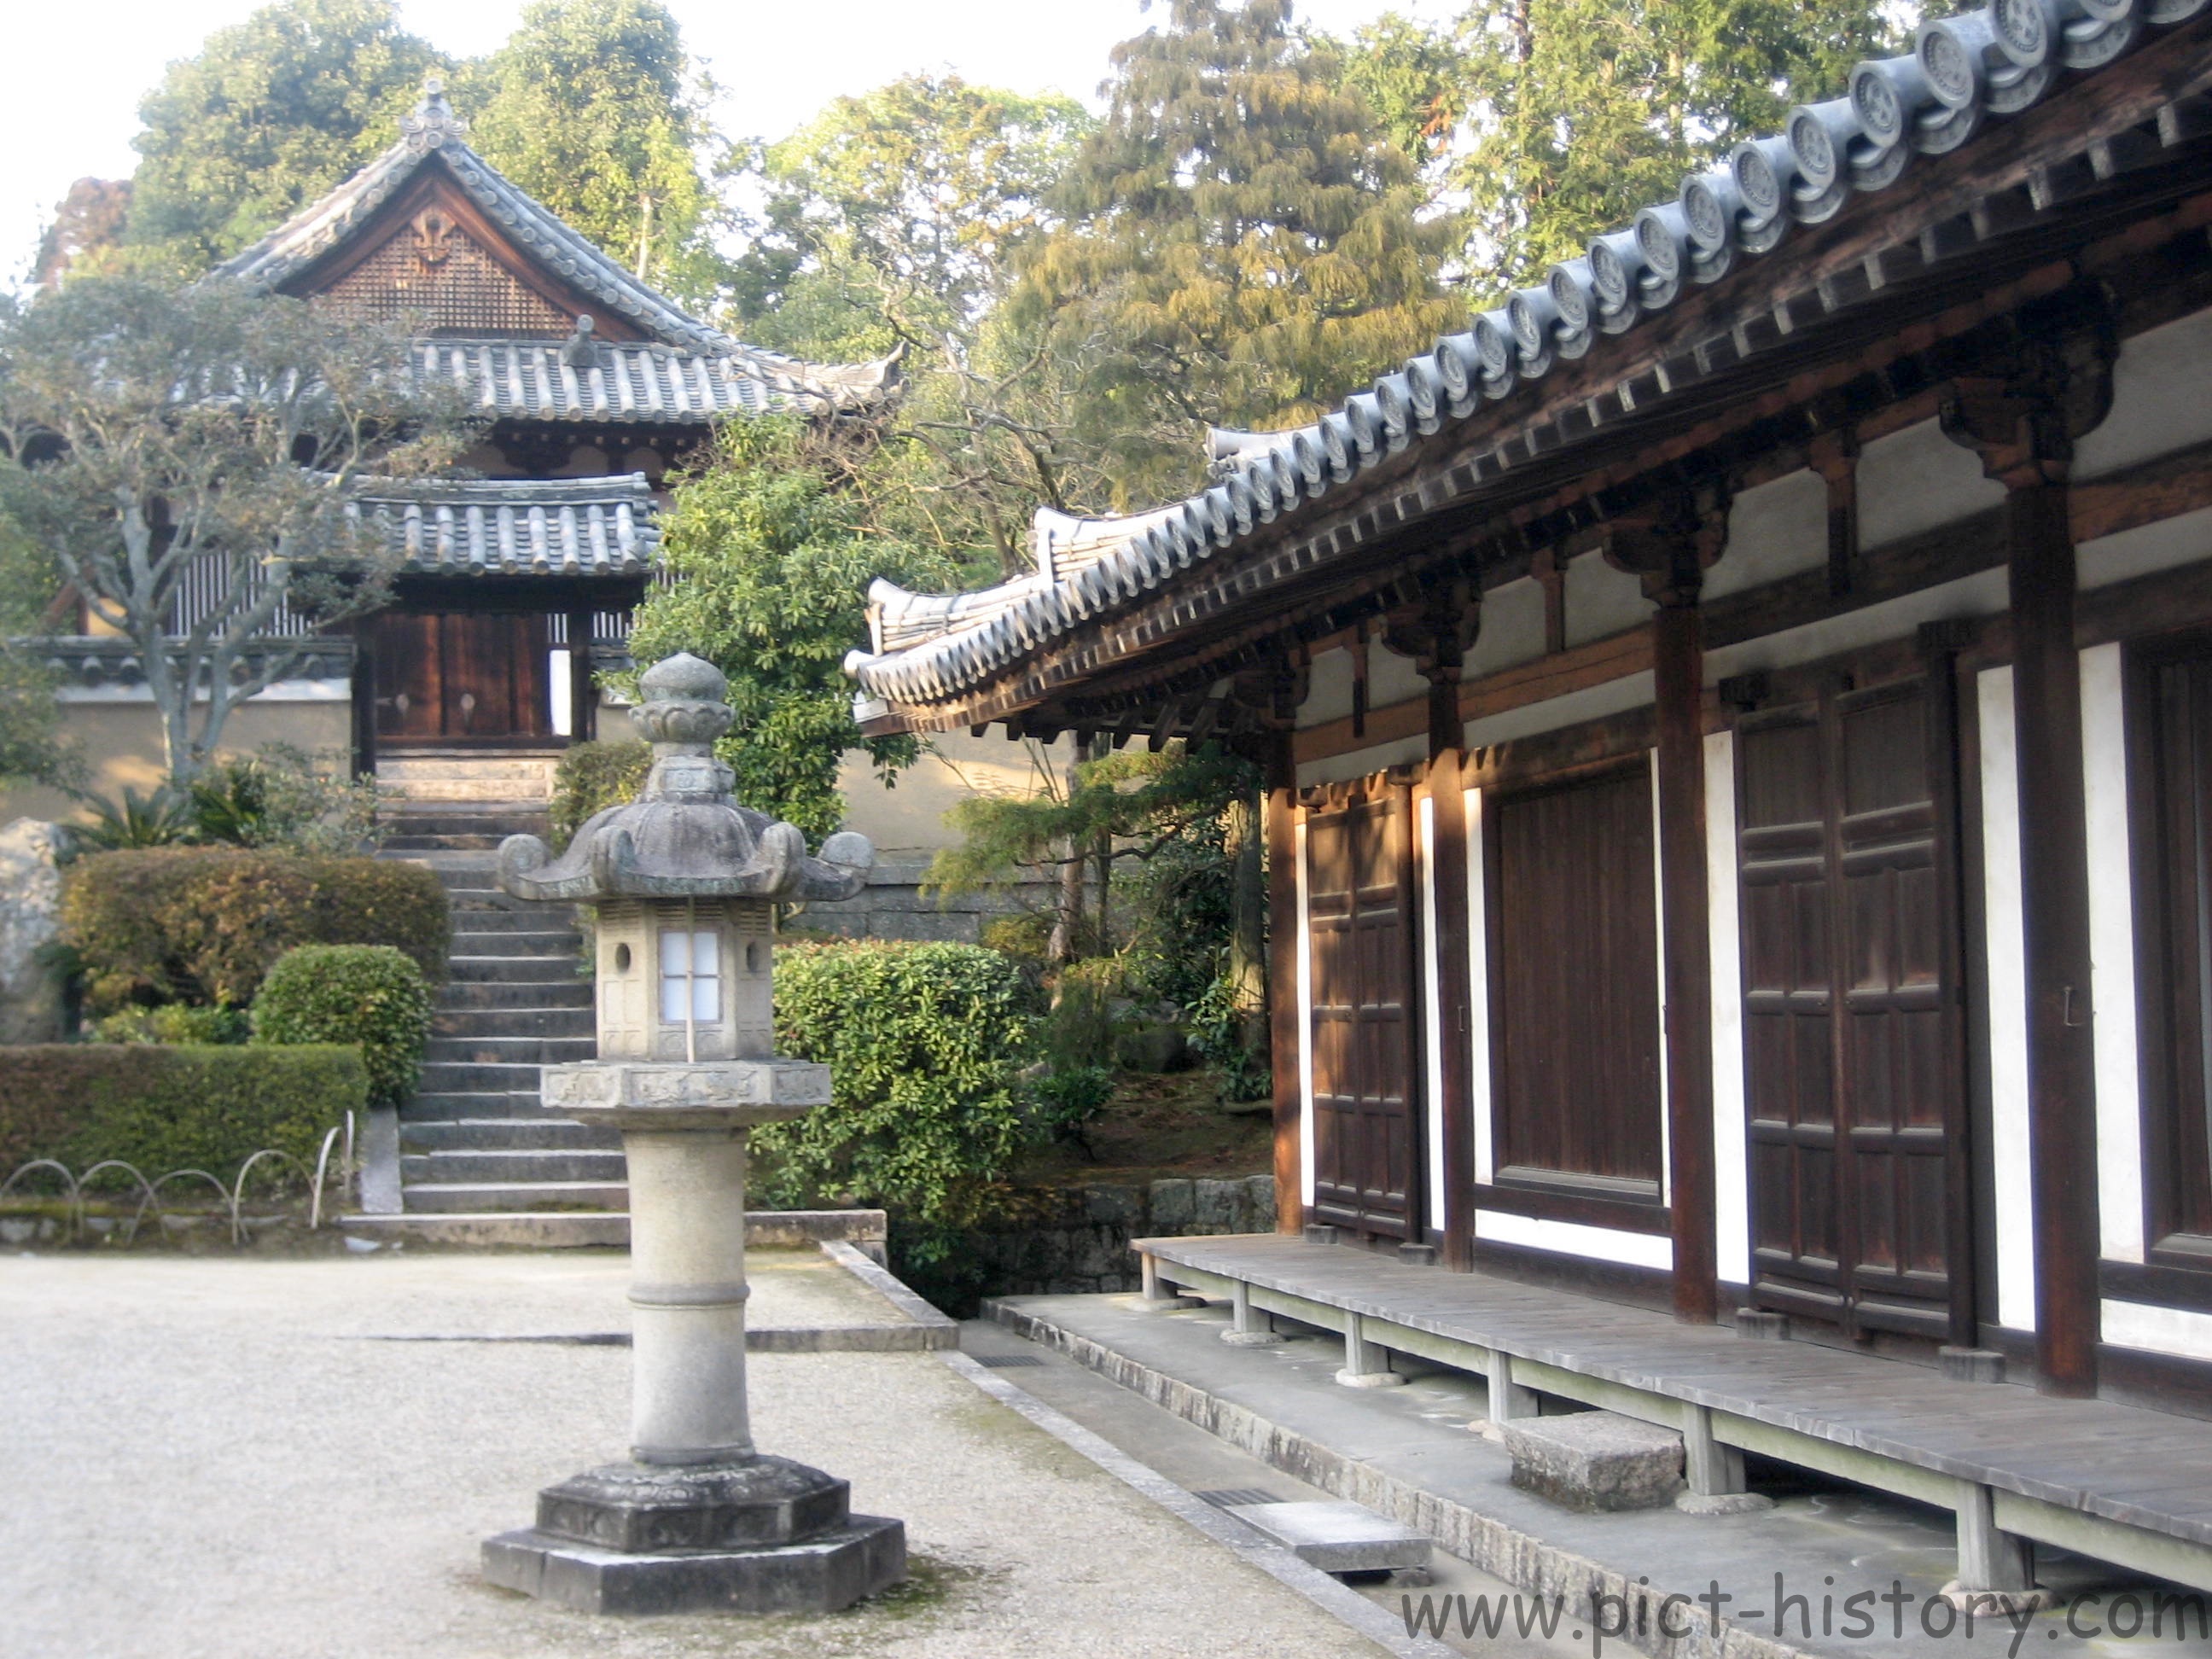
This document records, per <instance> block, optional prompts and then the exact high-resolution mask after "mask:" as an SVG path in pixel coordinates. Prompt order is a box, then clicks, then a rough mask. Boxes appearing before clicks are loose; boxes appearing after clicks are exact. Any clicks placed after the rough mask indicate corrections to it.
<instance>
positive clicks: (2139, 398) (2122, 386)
mask: <svg viewBox="0 0 2212 1659" xmlns="http://www.w3.org/2000/svg"><path fill="white" fill-rule="evenodd" d="M2208 370H2212V311H2200V312H2197V313H2196V314H2195V315H2193V316H2189V317H2183V318H2179V319H2176V320H2175V321H2173V322H2171V323H2167V324H2166V325H2164V326H2162V327H2160V328H2154V329H2152V330H2150V331H2148V333H2144V334H2138V335H2136V337H2134V338H2133V339H2131V340H2125V341H2123V342H2122V343H2121V344H2120V355H2119V358H2118V361H2117V362H2114V363H2113V365H2112V413H2111V414H2110V415H2107V416H2106V417H2105V419H2104V420H2103V422H2101V423H2100V424H2099V426H2098V427H2097V429H2096V430H2095V431H2093V432H2092V433H2090V434H2089V435H2088V436H2087V437H2085V438H2083V439H2082V440H2081V442H2080V443H2079V444H2077V445H2076V446H2075V450H2074V476H2075V477H2076V478H2094V477H2099V476H2100V474H2103V473H2106V472H2111V471H2114V470H2116V469H2118V468H2119V467H2124V466H2131V465H2134V464H2135V463H2136V462H2137V461H2147V460H2149V459H2152V458H2153V457H2154V456H2158V455H2163V454H2166V453H2168V452H2169V451H2172V450H2176V449H2180V448H2184V447H2186V446H2188V445H2190V444H2197V443H2203V441H2205V440H2206V439H2207V438H2212V398H2207V397H2206V396H2205V395H2204V377H2205V374H2206V373H2207V371H2208Z"/></svg>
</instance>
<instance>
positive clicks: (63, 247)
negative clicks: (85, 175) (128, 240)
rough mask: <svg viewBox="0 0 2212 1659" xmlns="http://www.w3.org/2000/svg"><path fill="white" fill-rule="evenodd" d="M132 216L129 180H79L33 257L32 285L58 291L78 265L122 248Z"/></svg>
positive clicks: (64, 200)
mask: <svg viewBox="0 0 2212 1659" xmlns="http://www.w3.org/2000/svg"><path fill="white" fill-rule="evenodd" d="M130 216H131V181H130V180H129V179H78V180H77V181H76V183H75V184H73V185H70V187H69V194H68V195H66V196H64V197H62V199H61V203H60V204H59V205H58V206H57V207H56V208H55V209H54V216H53V221H52V223H50V224H49V225H47V227H46V231H45V233H44V234H41V235H40V238H39V250H38V252H36V253H34V254H33V255H32V257H31V281H32V282H33V283H36V284H37V285H38V286H39V287H40V288H55V287H58V286H59V285H60V283H61V280H62V278H63V277H64V276H68V275H69V274H70V271H71V270H74V269H76V266H77V265H78V264H82V263H85V262H88V261H90V260H93V259H95V258H100V257H103V256H105V255H106V252H108V250H110V249H112V248H113V247H115V246H118V244H119V243H120V242H121V241H122V240H123V237H124V231H125V226H126V224H127V223H128V222H129V219H130Z"/></svg>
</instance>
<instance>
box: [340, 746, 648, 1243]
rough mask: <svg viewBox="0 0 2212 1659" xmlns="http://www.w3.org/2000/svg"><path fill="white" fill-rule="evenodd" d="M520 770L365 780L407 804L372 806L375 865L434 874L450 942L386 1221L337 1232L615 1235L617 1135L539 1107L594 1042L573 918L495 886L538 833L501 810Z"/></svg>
mask: <svg viewBox="0 0 2212 1659" xmlns="http://www.w3.org/2000/svg"><path fill="white" fill-rule="evenodd" d="M532 761H534V757H531V758H530V759H526V760H525V761H521V762H518V761H515V760H512V759H510V758H508V757H499V758H498V759H495V760H472V759H466V758H453V759H446V760H443V761H441V762H440V763H437V765H436V766H435V767H434V766H433V764H432V763H429V762H428V761H424V760H421V759H416V758H412V757H410V759H408V760H404V761H400V762H397V763H393V762H385V763H380V765H379V767H378V769H377V770H378V777H379V781H380V782H381V781H387V780H386V769H387V768H392V769H394V770H395V771H396V772H398V776H397V777H395V778H393V779H391V780H389V781H390V782H393V783H397V784H398V786H399V787H400V789H402V790H404V792H405V793H404V794H401V795H400V798H399V799H397V800H396V801H393V802H392V804H391V805H390V806H388V807H387V809H386V821H387V823H389V824H390V833H389V834H388V835H387V836H386V841H385V843H384V850H383V853H382V854H381V856H383V857H385V858H389V859H402V860H408V861H410V862H412V863H418V864H422V865H426V866H428V867H429V868H430V869H432V870H433V871H435V872H436V874H437V876H438V878H439V880H440V882H441V884H443V885H444V887H445V889H446V895H447V900H448V902H450V903H451V904H452V906H453V948H452V953H451V957H450V964H451V970H450V973H449V975H448V977H447V982H446V984H445V985H444V987H441V990H440V992H439V994H438V1004H437V1012H436V1016H435V1021H434V1024H433V1025H432V1027H431V1036H430V1042H429V1046H428V1048H427V1049H426V1050H425V1052H424V1054H423V1065H422V1081H421V1083H420V1085H418V1088H417V1091H416V1095H415V1097H414V1098H413V1099H411V1100H410V1101H409V1102H408V1103H407V1104H406V1105H405V1106H404V1108H402V1109H401V1111H400V1114H399V1191H400V1212H399V1213H398V1214H397V1215H384V1216H368V1215H364V1216H360V1217H349V1218H348V1220H347V1225H348V1230H349V1231H355V1232H360V1233H364V1234H367V1235H368V1236H371V1237H407V1238H414V1239H420V1240H423V1241H428V1242H447V1243H512V1244H538V1245H544V1244H586V1243H593V1244H596V1243H615V1244H618V1243H624V1242H626V1240H627V1238H628V1234H629V1217H628V1215H627V1213H626V1212H625V1206H627V1204H628V1202H629V1188H628V1187H627V1185H626V1184H625V1180H624V1170H623V1155H622V1142H621V1139H620V1137H619V1136H618V1135H617V1133H616V1132H615V1131H614V1130H612V1129H611V1128H601V1127H592V1126H587V1125H586V1124H583V1123H580V1122H578V1121H575V1120H574V1119H573V1118H564V1117H556V1116H554V1115H551V1114H550V1113H548V1112H547V1111H546V1110H545V1109H544V1108H543V1107H542V1106H541V1105H540V1104H539V1103H538V1068H539V1067H540V1066H547V1065H554V1064H557V1063H559V1062H562V1061H564V1060H589V1059H591V1058H592V1055H593V1054H595V1053H596V1052H597V1042H596V1038H595V1036H594V1021H593V1015H592V986H591V981H589V980H587V979H585V978H582V977H580V975H578V973H577V958H578V953H579V951H580V950H581V948H582V945H583V939H582V936H581V934H580V933H578V932H577V930H576V927H575V926H574V920H573V918H572V916H571V915H570V914H569V913H568V911H567V910H566V909H564V908H562V907H561V906H558V905H550V904H534V903H528V902H524V901H522V900H520V899H514V898H510V897H508V896H507V895H506V894H504V893H502V892H501V891H500V890H498V887H497V884H496V881H495V876H494V869H495V858H494V854H495V849H496V848H498V846H499V843H500V842H501V841H503V840H504V839H506V837H507V836H512V835H522V834H527V835H537V836H543V835H544V834H545V832H546V818H545V804H544V796H543V794H536V798H535V799H532V798H531V797H529V796H524V797H523V798H521V799H514V798H513V795H514V794H515V793H519V792H518V791H517V789H516V786H517V785H518V784H520V785H521V786H522V787H525V788H528V787H531V785H532V781H533V780H532V777H531V775H530V774H529V772H528V771H527V770H526V768H527V767H528V766H530V765H531V764H532ZM544 775H546V776H548V777H550V771H548V772H547V773H545V774H544ZM502 787H503V788H505V789H506V790H507V791H508V792H509V793H508V794H507V796H506V797H501V795H500V794H499V793H497V791H498V790H500V789H501V788H502ZM533 793H534V792H533Z"/></svg>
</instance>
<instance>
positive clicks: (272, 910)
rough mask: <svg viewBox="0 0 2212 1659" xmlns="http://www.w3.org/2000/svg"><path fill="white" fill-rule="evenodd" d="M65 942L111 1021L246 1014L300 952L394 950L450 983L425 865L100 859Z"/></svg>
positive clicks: (78, 884)
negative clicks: (147, 1015) (275, 970)
mask: <svg viewBox="0 0 2212 1659" xmlns="http://www.w3.org/2000/svg"><path fill="white" fill-rule="evenodd" d="M449 930H450V920H449V917H448V915H447V904H446V890H445V889H444V888H443V887H441V885H440V884H439V883H438V878H437V877H436V876H435V875H434V874H433V873H432V872H430V871H428V870H427V869H424V868H423V867H422V866H420V865H414V864H398V863H386V862H384V861H382V860H377V859H364V858H313V857H303V856H301V855H298V854H289V853H271V852H264V851H260V850H257V849H249V848H197V847H191V848H154V849H151V850H149V851H145V852H132V853H99V854H93V855H92V856H91V857H88V858H82V859H79V860H76V862H75V863H74V864H72V865H70V866H69V869H68V871H67V872H66V875H65V876H64V888H63V892H62V942H63V943H64V944H65V945H69V946H70V947H71V948H72V949H73V950H74V951H76V954H77V957H78V960H79V961H80V962H81V963H82V965H83V968H84V971H85V999H86V1001H87V1003H88V1006H90V1008H91V1010H92V1012H94V1013H104V1012H107V1011H109V1010H112V1009H115V1008H119V1007H123V1006H126V1005H128V1004H131V1003H164V1002H190V1003H197V1004H200V1005H204V1006H229V1007H238V1006H244V1005H245V1004H247V1003H250V1002H252V1000H253V997H254V994H255V993H256V992H257V991H258V990H259V989H260V988H261V980H262V976H263V975H265V974H266V973H267V972H268V971H269V969H270V968H271V967H273V966H274V965H275V964H276V959H277V958H278V957H281V956H283V954H284V953H285V952H286V951H289V950H291V949H293V948H294V947H295V946H297V945H391V946H392V947H393V948H394V949H397V950H399V951H405V952H406V953H407V955H408V956H410V957H412V958H413V959H414V962H415V964H416V967H418V968H420V969H422V973H423V975H424V976H425V977H427V978H428V979H429V980H430V981H433V982H434V983H435V982H436V981H441V980H442V979H444V978H445V976H446V946H447V939H448V937H449Z"/></svg>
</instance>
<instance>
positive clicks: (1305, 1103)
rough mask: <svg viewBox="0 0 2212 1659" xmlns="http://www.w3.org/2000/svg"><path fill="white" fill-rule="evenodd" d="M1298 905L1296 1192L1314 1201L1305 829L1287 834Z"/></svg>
mask: <svg viewBox="0 0 2212 1659" xmlns="http://www.w3.org/2000/svg"><path fill="white" fill-rule="evenodd" d="M1291 840H1292V842H1293V845H1294V847H1295V848H1296V854H1297V904H1298V952H1297V956H1298V1191H1299V1194H1301V1196H1302V1198H1303V1200H1304V1202H1305V1203H1306V1204H1307V1205H1308V1206H1310V1205H1311V1204H1312V1203H1313V1201H1314V1065H1313V910H1312V906H1311V902H1310V898H1309V896H1308V893H1307V884H1306V826H1305V823H1304V820H1303V819H1301V820H1300V821H1299V823H1297V827H1296V828H1295V829H1293V830H1292V831H1291Z"/></svg>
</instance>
